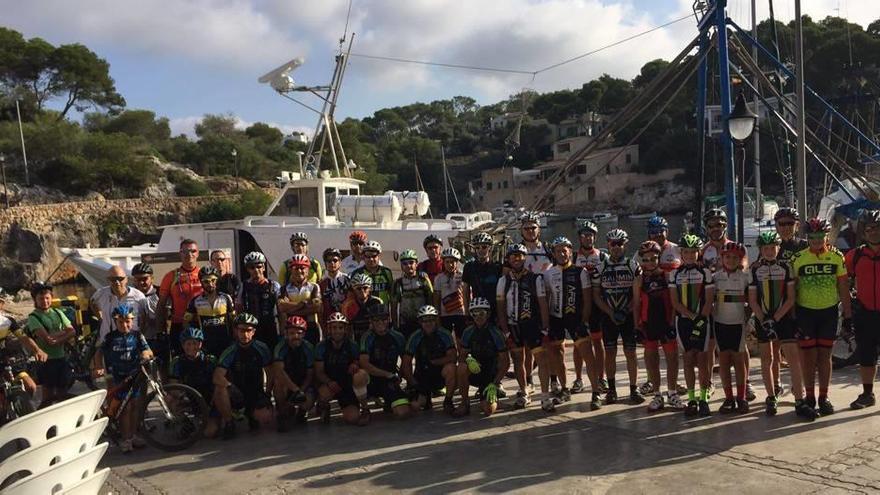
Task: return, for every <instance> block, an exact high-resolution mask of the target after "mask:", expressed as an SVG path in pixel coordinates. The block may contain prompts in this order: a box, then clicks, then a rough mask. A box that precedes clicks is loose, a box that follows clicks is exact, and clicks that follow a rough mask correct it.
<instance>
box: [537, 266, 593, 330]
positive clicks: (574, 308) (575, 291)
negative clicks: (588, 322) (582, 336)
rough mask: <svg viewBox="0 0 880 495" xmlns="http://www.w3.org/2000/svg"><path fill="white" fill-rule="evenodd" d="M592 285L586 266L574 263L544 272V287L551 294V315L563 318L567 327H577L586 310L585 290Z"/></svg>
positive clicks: (552, 267) (554, 267)
mask: <svg viewBox="0 0 880 495" xmlns="http://www.w3.org/2000/svg"><path fill="white" fill-rule="evenodd" d="M590 287H591V283H590V280H589V277H588V275H587V270H585V269H584V268H581V267H578V266H574V265H571V266H569V267H568V268H562V267H561V266H559V265H556V266H551V267H550V268H548V269H547V271H545V272H544V289H545V291H546V292H547V293H548V294H549V296H550V316H552V317H554V318H560V319H562V320H563V324H564V326H565V328H568V329H575V328H577V327H578V326H579V325H580V324H581V321H582V318H581V315H582V313H583V310H584V308H583V302H584V299H583V291H584V290H587V289H589V288H590Z"/></svg>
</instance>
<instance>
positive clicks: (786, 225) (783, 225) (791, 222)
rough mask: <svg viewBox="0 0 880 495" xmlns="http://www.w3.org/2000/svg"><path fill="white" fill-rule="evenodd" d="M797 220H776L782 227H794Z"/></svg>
mask: <svg viewBox="0 0 880 495" xmlns="http://www.w3.org/2000/svg"><path fill="white" fill-rule="evenodd" d="M794 224H795V222H794V221H793V220H789V221H786V222H776V225H778V226H780V227H794Z"/></svg>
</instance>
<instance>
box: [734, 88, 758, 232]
mask: <svg viewBox="0 0 880 495" xmlns="http://www.w3.org/2000/svg"><path fill="white" fill-rule="evenodd" d="M757 122H758V116H757V115H756V114H755V112H752V110H751V109H749V107H748V106H746V99H745V97H744V96H743V93H742V91H740V93H739V95H738V96H737V97H736V104H734V106H733V111H732V112H731V113H730V117H728V118H727V130H728V132H729V133H730V137H731V138H733V141H734V142H735V143H736V147H737V149H739V150H740V154H741V155H742V161H741V162H740V166H739V170H738V171H737V175H738V176H739V184H738V188H737V189H738V191H737V195H738V196H739V205H738V209H739V211H737V217H738V218H737V221H738V222H739V223H738V224H737V231H736V233H737V239H736V240H737V242H744V241H745V216H744V211H743V208H744V206H743V205H745V175H746V149H745V141H746V139H748V138H749V136H751V135H752V133H753V132H754V131H755V124H756V123H757Z"/></svg>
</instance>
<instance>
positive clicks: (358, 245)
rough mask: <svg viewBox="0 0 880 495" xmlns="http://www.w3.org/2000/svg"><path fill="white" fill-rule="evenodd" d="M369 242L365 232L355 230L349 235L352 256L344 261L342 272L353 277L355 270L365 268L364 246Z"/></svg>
mask: <svg viewBox="0 0 880 495" xmlns="http://www.w3.org/2000/svg"><path fill="white" fill-rule="evenodd" d="M366 242H367V233H366V232H364V231H363V230H355V231H354V232H352V233H351V234H349V235H348V245H349V248H350V251H351V252H350V254H349V255H348V256H346V257H345V258H343V259H342V271H343V272H344V273H347V274H348V275H351V274H352V273H354V271H355V270H357V269H358V268H360V267H362V266H364V244H365V243H366Z"/></svg>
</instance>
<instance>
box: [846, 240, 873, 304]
mask: <svg viewBox="0 0 880 495" xmlns="http://www.w3.org/2000/svg"><path fill="white" fill-rule="evenodd" d="M845 262H846V272H847V273H851V274H852V275H853V278H855V281H856V292H857V293H858V301H859V303H860V304H861V305H862V307H863V308H865V309H867V310H869V311H880V248H878V249H877V250H874V249H871V248H870V247H869V246H867V245H865V246H861V247H858V248H856V249H852V250H850V252H848V253H846V258H845Z"/></svg>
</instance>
